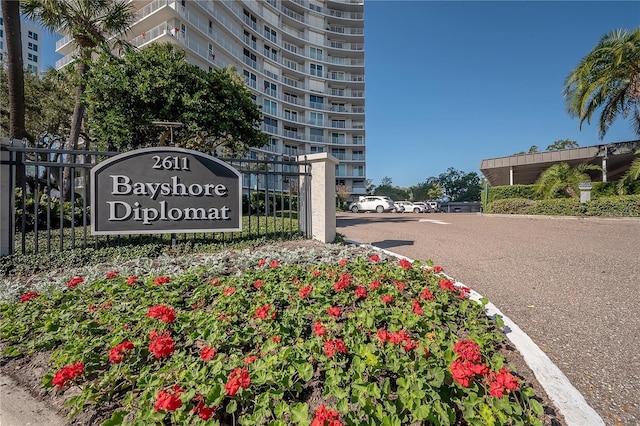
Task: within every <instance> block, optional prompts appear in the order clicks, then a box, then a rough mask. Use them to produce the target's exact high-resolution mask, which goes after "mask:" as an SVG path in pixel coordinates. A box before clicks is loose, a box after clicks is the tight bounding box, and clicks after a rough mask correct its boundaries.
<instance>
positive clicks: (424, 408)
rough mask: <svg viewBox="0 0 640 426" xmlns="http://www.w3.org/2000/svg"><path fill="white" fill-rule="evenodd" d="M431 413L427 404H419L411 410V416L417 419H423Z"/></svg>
mask: <svg viewBox="0 0 640 426" xmlns="http://www.w3.org/2000/svg"><path fill="white" fill-rule="evenodd" d="M430 414H431V408H429V406H428V405H420V406H419V407H418V408H416V409H415V410H414V411H413V417H414V418H415V419H416V420H417V421H420V420H425V419H427V418H429V415H430Z"/></svg>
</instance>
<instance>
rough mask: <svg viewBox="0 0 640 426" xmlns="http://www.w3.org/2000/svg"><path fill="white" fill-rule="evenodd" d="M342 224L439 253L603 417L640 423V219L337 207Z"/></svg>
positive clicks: (360, 237) (409, 251) (387, 243)
mask: <svg viewBox="0 0 640 426" xmlns="http://www.w3.org/2000/svg"><path fill="white" fill-rule="evenodd" d="M337 227H338V228H337V232H339V233H340V234H342V235H344V236H345V238H347V239H351V240H355V241H358V242H362V243H370V244H373V245H375V246H378V247H381V248H384V249H387V250H390V251H393V252H395V253H398V254H401V255H404V256H407V257H409V258H413V259H417V260H427V259H431V260H433V261H434V262H435V264H437V265H440V266H442V267H443V268H444V270H445V272H446V273H447V274H448V275H450V276H452V277H454V278H456V279H457V280H458V281H461V282H463V283H464V284H466V285H468V286H469V287H471V288H473V289H474V290H476V291H477V292H479V293H480V294H482V295H483V296H485V297H487V298H488V299H489V300H490V301H491V302H493V303H494V304H495V305H496V306H497V307H498V308H499V309H500V310H501V311H502V312H504V314H505V315H507V316H508V317H510V318H511V319H512V320H513V321H514V322H515V323H516V324H518V325H519V326H520V328H522V329H523V331H524V332H526V333H527V334H528V335H529V336H530V337H531V338H532V339H533V341H534V342H535V343H536V344H537V345H538V346H539V347H540V348H541V349H542V350H543V351H544V352H545V353H546V354H547V355H548V356H549V358H550V359H551V360H552V361H553V362H554V363H555V364H556V365H557V366H558V367H559V368H560V370H562V372H563V373H564V374H565V375H566V376H567V377H568V378H569V380H570V381H571V383H572V384H573V385H574V386H575V387H576V388H577V389H578V390H579V391H580V392H581V393H582V395H583V396H584V397H585V399H586V400H587V402H588V403H589V404H590V405H591V406H592V407H593V408H594V409H595V410H596V411H597V412H598V414H600V416H602V418H603V420H604V421H605V423H606V424H607V425H615V426H619V425H628V426H634V425H640V398H639V397H638V393H637V392H638V390H639V389H640V353H639V351H638V348H640V308H639V307H638V290H639V288H640V219H626V218H621V219H600V218H560V217H530V216H526V217H523V216H498V215H496V216H494V215H479V214H464V213H449V214H447V213H437V214H435V213H434V214H402V215H397V214H388V213H387V214H384V213H383V214H376V213H364V214H363V213H360V214H354V213H339V214H338V216H337Z"/></svg>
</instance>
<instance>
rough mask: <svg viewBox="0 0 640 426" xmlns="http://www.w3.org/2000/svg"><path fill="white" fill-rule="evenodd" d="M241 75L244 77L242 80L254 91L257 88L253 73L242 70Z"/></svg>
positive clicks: (256, 78) (256, 80)
mask: <svg viewBox="0 0 640 426" xmlns="http://www.w3.org/2000/svg"><path fill="white" fill-rule="evenodd" d="M242 74H243V75H244V80H245V81H246V82H247V84H248V85H249V86H250V87H253V88H254V89H257V88H258V77H256V75H255V74H254V73H252V72H249V71H247V70H242Z"/></svg>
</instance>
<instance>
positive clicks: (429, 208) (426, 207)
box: [413, 201, 433, 213]
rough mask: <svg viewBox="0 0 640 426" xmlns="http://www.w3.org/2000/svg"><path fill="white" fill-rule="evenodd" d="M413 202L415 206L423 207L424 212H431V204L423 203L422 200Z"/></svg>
mask: <svg viewBox="0 0 640 426" xmlns="http://www.w3.org/2000/svg"><path fill="white" fill-rule="evenodd" d="M413 204H415V205H416V206H420V207H423V209H424V211H423V212H424V213H431V212H432V211H433V210H432V208H431V206H430V205H429V204H428V203H425V202H424V201H414V202H413Z"/></svg>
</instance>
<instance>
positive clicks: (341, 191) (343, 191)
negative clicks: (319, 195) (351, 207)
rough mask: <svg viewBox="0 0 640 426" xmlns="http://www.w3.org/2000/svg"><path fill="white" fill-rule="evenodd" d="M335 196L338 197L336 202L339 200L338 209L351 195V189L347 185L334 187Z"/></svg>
mask: <svg viewBox="0 0 640 426" xmlns="http://www.w3.org/2000/svg"><path fill="white" fill-rule="evenodd" d="M336 195H337V196H338V200H340V207H342V206H343V204H344V202H345V201H347V198H349V196H350V195H351V188H349V187H348V186H347V185H336Z"/></svg>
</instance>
